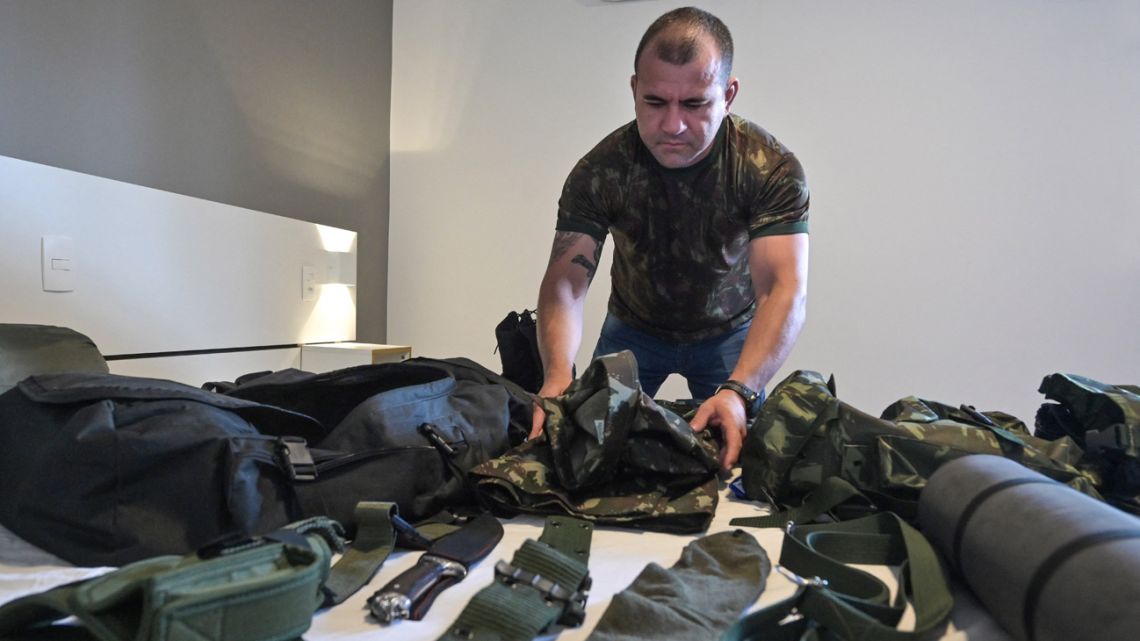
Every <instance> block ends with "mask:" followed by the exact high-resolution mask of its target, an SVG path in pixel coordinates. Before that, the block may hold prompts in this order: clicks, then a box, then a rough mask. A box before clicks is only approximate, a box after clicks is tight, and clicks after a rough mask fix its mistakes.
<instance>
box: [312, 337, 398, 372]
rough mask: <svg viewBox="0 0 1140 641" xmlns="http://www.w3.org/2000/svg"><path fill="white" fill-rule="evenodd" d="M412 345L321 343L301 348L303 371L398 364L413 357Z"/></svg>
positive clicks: (327, 370)
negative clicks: (376, 364) (373, 364)
mask: <svg viewBox="0 0 1140 641" xmlns="http://www.w3.org/2000/svg"><path fill="white" fill-rule="evenodd" d="M411 355H412V347H411V346H410V345H381V344H379V343H356V342H345V343H321V344H317V345H302V346H301V369H303V370H305V371H306V372H315V373H319V372H329V371H332V370H334V369H344V368H345V367H354V366H356V365H369V364H372V363H398V362H400V361H402V360H404V359H406V358H409V357H411Z"/></svg>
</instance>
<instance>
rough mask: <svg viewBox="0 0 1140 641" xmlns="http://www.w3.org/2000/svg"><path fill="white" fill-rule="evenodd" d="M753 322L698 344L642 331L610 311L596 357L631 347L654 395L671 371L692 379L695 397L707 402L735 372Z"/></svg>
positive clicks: (644, 384) (640, 373)
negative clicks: (666, 338)
mask: <svg viewBox="0 0 1140 641" xmlns="http://www.w3.org/2000/svg"><path fill="white" fill-rule="evenodd" d="M750 324H751V323H745V324H744V325H743V326H741V327H738V328H736V329H734V330H732V331H730V332H728V333H725V334H721V335H720V336H714V337H712V338H706V339H705V340H702V341H697V342H695V343H674V342H670V341H666V340H662V339H660V338H657V337H655V336H651V335H649V334H646V333H645V332H641V331H638V330H636V329H634V328H632V327H630V326H629V325H627V324H625V323H623V322H621V321H620V320H618V319H617V318H616V317H615V316H614V315H613V314H606V320H605V322H604V323H602V331H601V335H600V336H599V337H598V344H597V346H596V347H594V358H597V357H599V356H602V355H604V354H612V353H614V352H620V351H621V350H623V349H628V350H630V351H631V352H633V355H634V357H636V358H637V369H638V377H639V378H640V380H641V390H642V391H643V392H645V393H646V394H648V395H649V396H654V395H655V394H657V390H658V388H660V387H661V384H662V383H664V382H665V379H666V378H668V376H669V375H670V374H680V375H681V376H684V377H685V380H686V382H688V384H689V392H690V393H691V394H692V395H693V398H694V399H696V400H698V401H703V400H704V399H706V398H708V397H710V396H712V395H713V392H715V391H716V388H717V386H718V385H720V384H721V383H723V382H725V381H726V380H728V377H729V376H731V375H732V369H733V368H734V367H736V361H737V360H738V359H739V358H740V350H742V349H743V348H744V337H745V335H746V334H748V327H749V325H750Z"/></svg>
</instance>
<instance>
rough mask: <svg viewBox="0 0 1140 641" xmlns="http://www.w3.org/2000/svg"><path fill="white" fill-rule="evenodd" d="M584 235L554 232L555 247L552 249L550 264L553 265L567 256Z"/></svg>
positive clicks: (570, 232)
mask: <svg viewBox="0 0 1140 641" xmlns="http://www.w3.org/2000/svg"><path fill="white" fill-rule="evenodd" d="M581 235H582V234H579V233H576V232H572V231H556V232H554V246H553V247H551V248H550V262H551V263H553V262H555V261H557V260H558V259H559V258H562V257H563V256H565V255H566V252H568V251H570V248H571V247H573V246H574V243H576V242H578V238H579V237H580V236H581Z"/></svg>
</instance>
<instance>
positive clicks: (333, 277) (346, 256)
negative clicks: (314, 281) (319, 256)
mask: <svg viewBox="0 0 1140 641" xmlns="http://www.w3.org/2000/svg"><path fill="white" fill-rule="evenodd" d="M325 265H326V267H325V278H324V279H323V280H322V283H323V284H325V285H349V286H353V287H355V286H356V252H331V251H327V252H325Z"/></svg>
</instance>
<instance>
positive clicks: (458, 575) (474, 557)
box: [368, 513, 503, 623]
mask: <svg viewBox="0 0 1140 641" xmlns="http://www.w3.org/2000/svg"><path fill="white" fill-rule="evenodd" d="M502 538H503V526H502V524H500V523H499V520H498V519H496V518H495V517H494V516H492V515H491V514H490V513H486V514H482V515H480V516H478V517H476V518H475V519H472V520H471V521H470V522H469V523H467V525H464V526H463V527H462V528H460V529H458V530H456V531H455V532H452V533H451V534H448V535H447V536H444V537H441V538H439V539H437V540H436V541H435V542H434V543H432V545H431V547H429V548H428V550H427V551H426V552H424V553H423V554H422V555H420V558H419V559H418V560H417V561H416V564H415V565H414V566H412V567H411V568H410V569H407V570H404V572H402V573H401V574H400V575H399V576H397V577H396V578H394V579H392V580H391V581H389V582H388V583H387V585H385V586H384V587H382V588H380V589H379V590H377V591H376V592H375V593H374V594H373V595H372V596H370V597H369V598H368V609H369V611H371V612H372V616H374V617H376V619H377V620H379V621H380V622H381V623H391V622H392V621H395V620H398V619H411V620H412V621H419V620H420V619H422V618H423V617H424V615H425V614H426V613H427V611H428V608H430V607H431V604H432V602H433V601H435V598H436V597H437V596H439V593H440V592H442V591H443V590H445V589H447V588H449V587H451V586H452V585H455V584H456V583H458V582H460V581H462V580H463V578H464V577H466V576H467V569H468V568H470V567H471V565H472V564H474V563H476V562H477V561H479V560H480V559H482V558H483V557H485V556H487V555H488V554H490V552H491V550H492V549H494V547H495V545H496V544H497V543H498V542H499V540H500V539H502Z"/></svg>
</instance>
